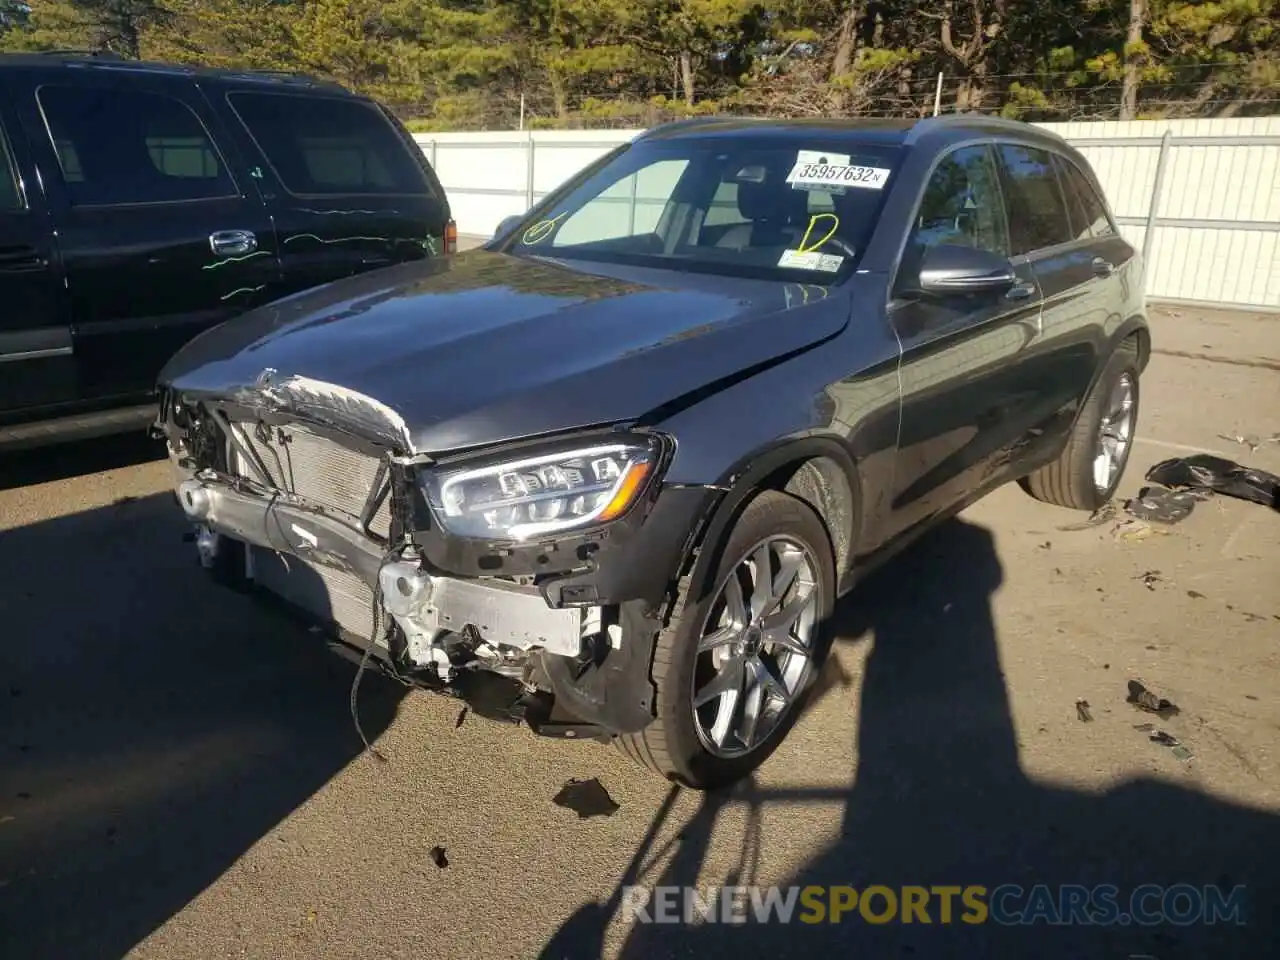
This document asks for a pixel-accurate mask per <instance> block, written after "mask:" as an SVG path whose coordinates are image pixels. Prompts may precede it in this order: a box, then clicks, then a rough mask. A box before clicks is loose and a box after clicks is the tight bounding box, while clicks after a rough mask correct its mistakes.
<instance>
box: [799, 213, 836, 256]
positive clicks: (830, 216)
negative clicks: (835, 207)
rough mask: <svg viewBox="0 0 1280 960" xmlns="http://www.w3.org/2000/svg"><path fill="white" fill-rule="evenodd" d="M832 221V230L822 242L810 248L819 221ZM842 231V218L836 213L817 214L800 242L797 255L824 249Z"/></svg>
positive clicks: (811, 219)
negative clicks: (823, 246) (825, 244)
mask: <svg viewBox="0 0 1280 960" xmlns="http://www.w3.org/2000/svg"><path fill="white" fill-rule="evenodd" d="M823 219H826V220H830V221H831V229H830V230H828V231H827V232H826V234H825V235H824V236H823V238H822V239H821V240H819V241H818V242H817V243H815V244H814V245H813V246H809V237H810V236H812V235H813V228H814V227H816V226H817V225H818V221H819V220H823ZM839 229H840V218H839V217H837V216H836V215H835V214H834V213H815V214H814V215H813V216H811V217H810V218H809V228H808V229H807V230H805V232H804V238H803V239H802V240H801V241H800V246H799V247H798V248H797V249H796V252H797V253H813V251H815V250H817V249H819V248H821V247H822V245H823V244H824V243H826V242H827V241H828V240H830V239H831V238H832V237H834V236H835V235H836V231H837V230H839Z"/></svg>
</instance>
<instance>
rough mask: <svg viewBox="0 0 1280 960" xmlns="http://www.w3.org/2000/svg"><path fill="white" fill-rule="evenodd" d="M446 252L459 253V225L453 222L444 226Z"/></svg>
mask: <svg viewBox="0 0 1280 960" xmlns="http://www.w3.org/2000/svg"><path fill="white" fill-rule="evenodd" d="M444 252H445V253H446V254H449V253H457V252H458V224H457V223H456V222H455V221H453V220H450V221H449V222H448V223H446V224H445V225H444Z"/></svg>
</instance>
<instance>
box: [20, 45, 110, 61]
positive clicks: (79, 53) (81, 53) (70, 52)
mask: <svg viewBox="0 0 1280 960" xmlns="http://www.w3.org/2000/svg"><path fill="white" fill-rule="evenodd" d="M31 53H34V54H35V55H36V56H40V57H93V58H94V59H97V60H123V59H124V57H122V56H120V54H118V53H116V52H115V51H114V50H78V49H74V48H71V47H68V48H66V49H57V50H32V51H31Z"/></svg>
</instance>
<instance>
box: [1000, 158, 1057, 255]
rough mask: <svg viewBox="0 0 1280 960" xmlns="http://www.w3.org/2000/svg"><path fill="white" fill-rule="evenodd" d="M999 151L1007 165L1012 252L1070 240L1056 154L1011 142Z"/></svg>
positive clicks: (1027, 251) (1006, 187)
mask: <svg viewBox="0 0 1280 960" xmlns="http://www.w3.org/2000/svg"><path fill="white" fill-rule="evenodd" d="M998 150H999V152H1000V160H1001V163H1002V164H1003V166H1004V184H1005V198H1006V199H1007V200H1008V205H1009V232H1010V235H1011V236H1010V239H1011V240H1012V242H1013V253H1014V254H1021V253H1031V252H1032V251H1033V250H1040V249H1043V248H1044V247H1052V246H1054V245H1055V244H1059V243H1067V242H1068V241H1070V240H1071V239H1072V235H1071V222H1070V221H1069V220H1068V219H1067V208H1066V204H1065V202H1064V201H1063V197H1062V187H1061V186H1059V184H1058V175H1057V173H1056V172H1055V170H1054V168H1053V155H1052V154H1050V153H1049V151H1047V150H1038V149H1036V148H1034V147H1023V146H1019V145H1017V144H1012V143H1005V144H1001V145H1000V146H999V147H998Z"/></svg>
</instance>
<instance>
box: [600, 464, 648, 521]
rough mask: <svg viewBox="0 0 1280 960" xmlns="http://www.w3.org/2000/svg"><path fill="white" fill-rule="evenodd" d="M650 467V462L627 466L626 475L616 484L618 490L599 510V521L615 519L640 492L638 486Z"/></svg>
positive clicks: (642, 482) (641, 483)
mask: <svg viewBox="0 0 1280 960" xmlns="http://www.w3.org/2000/svg"><path fill="white" fill-rule="evenodd" d="M651 469H652V464H650V463H644V462H641V463H633V464H631V466H629V467H628V468H627V475H626V476H625V477H623V478H622V483H620V484H618V492H617V493H615V494H614V495H613V499H612V500H610V501H609V505H608V506H607V507H605V508H604V510H603V511H601V513H600V516H599V517H598V518H597V519H599V520H601V521H604V520H616V519H617V518H618V517H620V516H621V515H622V514H623V513H625V512H626V509H627V508H628V507H629V506H631V503H632V501H633V500H635V498H636V494H637V493H639V492H640V488H641V487H643V486H644V481H645V478H646V477H648V476H649V471H650V470H651Z"/></svg>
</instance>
